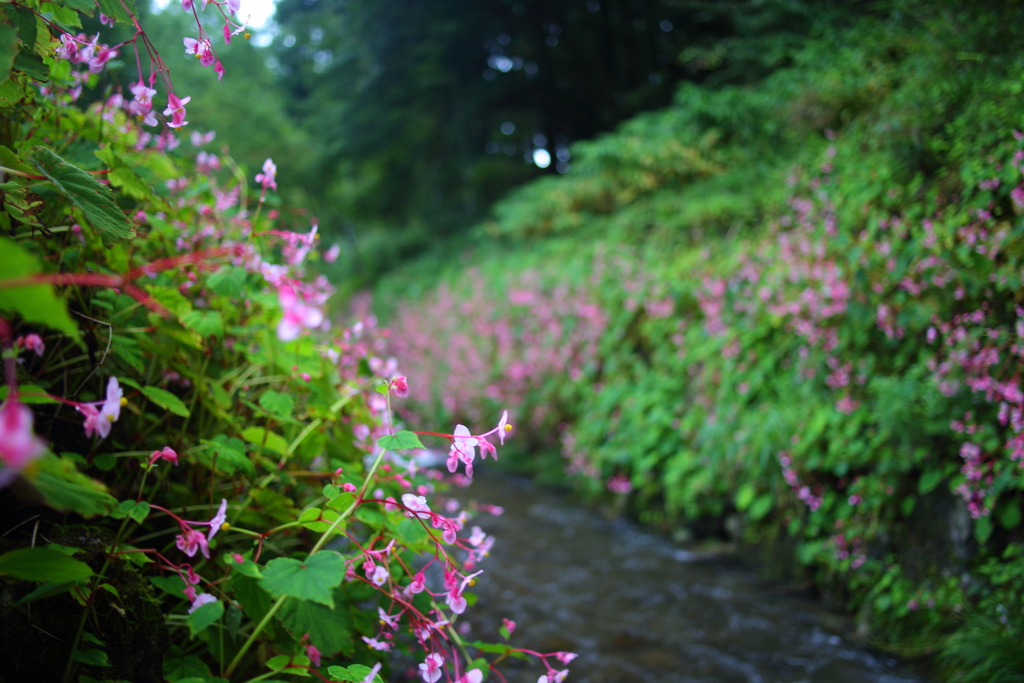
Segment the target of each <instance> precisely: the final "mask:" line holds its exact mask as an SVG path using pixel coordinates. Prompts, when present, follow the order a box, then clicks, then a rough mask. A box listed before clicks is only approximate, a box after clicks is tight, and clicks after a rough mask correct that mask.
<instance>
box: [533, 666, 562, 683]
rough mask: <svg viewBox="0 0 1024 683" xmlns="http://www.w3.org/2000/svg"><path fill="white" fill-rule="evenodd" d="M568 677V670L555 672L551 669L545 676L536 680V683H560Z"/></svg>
mask: <svg viewBox="0 0 1024 683" xmlns="http://www.w3.org/2000/svg"><path fill="white" fill-rule="evenodd" d="M568 675H569V670H568V669H562V670H561V671H555V670H554V669H551V670H550V671H548V672H547V674H546V675H544V676H541V677H540V678H538V679H537V683H562V681H564V680H565V677H566V676H568Z"/></svg>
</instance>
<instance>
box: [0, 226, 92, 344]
mask: <svg viewBox="0 0 1024 683" xmlns="http://www.w3.org/2000/svg"><path fill="white" fill-rule="evenodd" d="M41 271H42V268H41V267H40V266H39V262H38V261H37V260H36V258H35V257H34V256H32V255H31V254H30V253H29V252H28V251H26V250H25V249H24V248H23V247H22V246H21V245H19V244H18V243H17V242H15V241H14V240H12V239H10V238H7V237H0V273H2V274H3V277H4V279H20V278H23V277H25V276H28V275H35V274H36V273H39V272H41ZM0 311H7V312H13V313H17V314H19V315H20V316H21V317H22V318H24V319H25V321H26V322H30V323H40V324H42V325H47V326H49V327H52V328H53V329H55V330H59V331H61V332H63V333H64V334H67V335H69V336H71V337H73V338H75V339H76V340H77V339H78V326H77V325H76V324H75V323H74V321H73V320H71V316H69V315H68V309H67V306H65V305H64V302H63V301H62V300H61V299H58V298H57V295H56V294H55V293H54V291H53V286H52V285H42V284H41V285H25V286H18V287H11V288H4V287H3V281H0Z"/></svg>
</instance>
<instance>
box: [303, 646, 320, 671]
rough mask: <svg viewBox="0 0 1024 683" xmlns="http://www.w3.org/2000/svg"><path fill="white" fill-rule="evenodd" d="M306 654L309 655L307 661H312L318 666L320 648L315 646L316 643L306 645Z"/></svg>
mask: <svg viewBox="0 0 1024 683" xmlns="http://www.w3.org/2000/svg"><path fill="white" fill-rule="evenodd" d="M306 656H307V657H309V661H310V662H312V663H313V666H315V667H317V668H318V669H319V668H320V650H318V649H317V648H316V645H307V646H306Z"/></svg>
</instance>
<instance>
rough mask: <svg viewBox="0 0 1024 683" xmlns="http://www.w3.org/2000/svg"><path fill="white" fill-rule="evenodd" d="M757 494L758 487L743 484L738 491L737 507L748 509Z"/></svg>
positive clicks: (738, 508) (740, 509) (741, 509)
mask: <svg viewBox="0 0 1024 683" xmlns="http://www.w3.org/2000/svg"><path fill="white" fill-rule="evenodd" d="M755 496H757V489H755V488H754V487H753V486H751V485H750V484H744V485H743V486H741V487H740V490H739V491H738V492H737V493H736V509H737V510H739V511H741V512H742V511H743V510H746V509H747V508H748V507H750V504H751V503H753V502H754V497H755Z"/></svg>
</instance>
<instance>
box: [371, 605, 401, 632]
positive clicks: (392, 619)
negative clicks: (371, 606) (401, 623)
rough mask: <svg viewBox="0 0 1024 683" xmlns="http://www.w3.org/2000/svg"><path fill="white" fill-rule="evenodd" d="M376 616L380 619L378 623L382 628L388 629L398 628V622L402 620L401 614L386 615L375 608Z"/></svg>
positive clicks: (381, 610) (380, 609)
mask: <svg viewBox="0 0 1024 683" xmlns="http://www.w3.org/2000/svg"><path fill="white" fill-rule="evenodd" d="M377 616H378V617H379V618H380V623H381V624H382V625H383V626H388V627H390V628H395V629H396V628H398V620H399V619H401V618H402V615H401V613H399V614H388V613H387V612H385V611H384V610H383V609H382V608H380V607H378V608H377Z"/></svg>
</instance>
